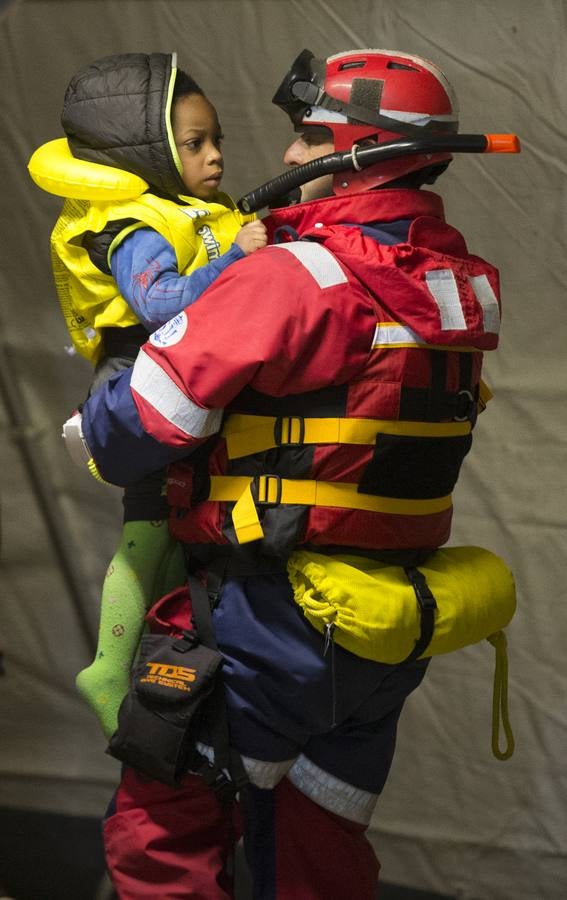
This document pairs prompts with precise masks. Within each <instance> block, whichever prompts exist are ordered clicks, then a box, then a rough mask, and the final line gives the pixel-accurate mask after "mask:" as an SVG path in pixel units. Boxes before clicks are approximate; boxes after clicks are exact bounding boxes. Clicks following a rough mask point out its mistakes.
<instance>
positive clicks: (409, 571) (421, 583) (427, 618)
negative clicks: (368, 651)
mask: <svg viewBox="0 0 567 900" xmlns="http://www.w3.org/2000/svg"><path fill="white" fill-rule="evenodd" d="M404 572H405V573H406V576H407V579H408V581H409V582H410V584H411V586H412V587H413V589H414V592H415V597H416V600H417V605H418V607H419V618H420V634H419V638H418V639H417V641H416V642H415V647H414V648H413V650H412V652H411V653H410V654H409V656H408V657H407V658H406V659H405V662H411V661H412V660H414V659H419V657H420V656H422V654H424V653H425V651H426V650H427V648H428V646H429V644H430V643H431V638H432V637H433V632H434V631H435V613H436V612H437V601H436V600H435V597H434V596H433V594H432V593H431V590H430V589H429V585H428V584H427V581H426V580H425V575H424V574H423V572H420V571H419V569H416V568H415V566H406V567H405V568H404Z"/></svg>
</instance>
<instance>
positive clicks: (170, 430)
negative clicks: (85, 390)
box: [83, 247, 375, 484]
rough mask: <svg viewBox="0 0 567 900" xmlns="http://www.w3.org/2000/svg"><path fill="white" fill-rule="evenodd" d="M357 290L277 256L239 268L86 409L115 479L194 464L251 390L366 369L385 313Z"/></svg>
mask: <svg viewBox="0 0 567 900" xmlns="http://www.w3.org/2000/svg"><path fill="white" fill-rule="evenodd" d="M345 280H346V279H344V278H343V279H342V280H341V281H337V283H336V284H335V283H331V284H330V285H327V284H325V285H323V286H321V285H320V284H319V282H318V281H317V278H315V277H313V276H312V275H311V274H310V273H309V271H308V270H307V269H306V268H305V267H304V266H302V265H301V263H298V262H297V260H296V259H295V257H294V256H293V255H292V254H291V253H287V252H285V251H283V250H279V249H278V248H275V247H267V248H266V249H265V250H263V251H261V252H260V253H257V254H253V255H252V256H251V257H249V258H248V259H247V260H245V261H243V262H242V263H241V265H239V266H234V267H230V268H229V269H227V270H226V271H225V272H224V273H223V274H222V275H221V276H220V277H219V278H218V279H217V280H216V281H215V283H214V284H213V285H212V286H211V287H210V288H209V290H208V291H207V292H206V294H205V295H204V296H203V298H202V299H201V300H200V302H199V303H195V304H194V305H193V306H191V307H189V308H188V309H186V310H184V311H183V312H182V313H180V314H179V315H178V316H176V317H175V318H174V319H172V320H171V321H170V322H168V323H166V325H164V326H163V327H162V328H160V329H159V330H158V331H156V332H155V333H154V334H153V335H152V336H151V338H150V340H149V341H148V343H147V344H145V345H144V347H143V348H142V350H141V351H140V353H139V355H138V358H137V360H136V363H135V365H134V368H133V370H132V372H131V374H130V373H121V374H119V375H116V376H114V377H113V378H112V379H111V381H110V382H109V383H108V385H106V386H105V387H104V388H102V389H101V390H100V391H98V392H97V393H96V394H95V395H94V396H93V397H91V398H90V399H89V400H87V402H86V403H85V405H84V407H83V432H84V439H85V441H86V443H87V445H88V448H89V452H90V453H91V455H92V457H93V458H94V461H95V463H96V465H97V466H98V468H99V471H100V473H101V475H102V476H103V478H105V479H106V480H108V481H111V482H112V483H115V484H129V483H130V482H131V481H135V480H136V479H137V478H140V477H141V476H142V475H143V474H145V473H148V472H150V471H153V470H155V469H156V468H158V467H159V466H161V465H164V464H165V463H168V462H171V461H173V460H174V459H179V458H180V457H181V456H183V455H186V454H187V452H190V451H191V449H194V448H195V447H196V446H197V445H198V444H200V443H202V442H203V441H204V440H206V439H207V438H208V437H210V436H211V435H213V434H215V433H216V432H218V430H219V429H220V426H221V421H222V415H223V409H224V408H225V407H226V406H228V405H229V404H230V403H231V402H232V401H233V400H234V399H235V398H236V397H237V396H238V395H239V394H240V393H241V392H242V391H243V390H244V388H246V387H251V388H253V389H254V390H256V391H259V392H261V393H264V394H267V395H269V396H274V397H278V396H280V397H281V396H285V395H287V394H293V393H303V392H305V391H309V390H318V389H320V388H323V387H327V386H329V385H333V384H344V383H346V382H347V381H348V380H349V379H350V378H352V377H353V376H354V374H355V373H356V372H359V371H361V370H362V368H363V367H364V365H365V364H366V361H367V358H368V355H369V353H370V352H371V346H372V339H373V334H374V330H375V312H374V309H373V307H372V303H371V301H370V300H369V298H368V295H367V294H366V292H365V291H364V290H363V289H358V288H356V286H353V285H351V286H350V290H348V291H347V292H345V284H344V281H345ZM128 379H129V380H128Z"/></svg>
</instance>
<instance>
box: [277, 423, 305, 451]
mask: <svg viewBox="0 0 567 900" xmlns="http://www.w3.org/2000/svg"><path fill="white" fill-rule="evenodd" d="M294 422H297V423H298V425H299V439H298V440H297V441H292V440H291V432H292V428H293V423H294ZM304 440H305V419H304V418H303V416H278V418H277V419H276V421H275V423H274V441H275V444H276V447H300V446H301V445H302V444H303V442H304Z"/></svg>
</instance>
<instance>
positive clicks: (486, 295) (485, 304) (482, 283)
mask: <svg viewBox="0 0 567 900" xmlns="http://www.w3.org/2000/svg"><path fill="white" fill-rule="evenodd" d="M468 279H469V281H470V284H471V287H472V289H473V291H474V295H475V297H476V299H477V300H478V302H479V303H480V305H481V306H482V316H483V322H484V330H485V331H487V332H489V333H490V334H498V333H499V332H500V309H499V307H498V300H497V299H496V294H495V293H494V291H493V290H492V285H491V284H490V281H489V280H488V277H487V276H486V275H469V276H468Z"/></svg>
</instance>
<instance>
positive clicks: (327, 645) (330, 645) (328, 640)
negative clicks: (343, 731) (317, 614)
mask: <svg viewBox="0 0 567 900" xmlns="http://www.w3.org/2000/svg"><path fill="white" fill-rule="evenodd" d="M335 628H336V625H335V623H334V622H326V623H325V632H324V634H325V642H324V644H323V656H327V653H328V652H329V650H330V651H331V653H330V662H331V728H334V727H335V725H336V724H337V685H336V671H335V642H334V640H333V635H334V632H335Z"/></svg>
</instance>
